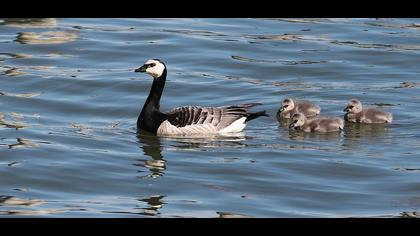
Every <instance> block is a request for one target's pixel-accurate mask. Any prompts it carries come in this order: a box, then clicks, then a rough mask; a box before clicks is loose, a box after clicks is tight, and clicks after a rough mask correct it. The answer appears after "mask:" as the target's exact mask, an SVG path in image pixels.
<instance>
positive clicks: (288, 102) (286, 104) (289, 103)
mask: <svg viewBox="0 0 420 236" xmlns="http://www.w3.org/2000/svg"><path fill="white" fill-rule="evenodd" d="M293 108H295V103H294V102H293V100H292V99H291V98H286V99H284V100H283V101H282V103H281V107H280V111H281V112H282V111H291V110H293Z"/></svg>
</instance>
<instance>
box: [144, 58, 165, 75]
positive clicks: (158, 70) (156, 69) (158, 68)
mask: <svg viewBox="0 0 420 236" xmlns="http://www.w3.org/2000/svg"><path fill="white" fill-rule="evenodd" d="M144 64H145V65H150V66H149V67H148V68H147V69H146V73H147V74H149V75H151V76H153V77H154V78H158V77H160V76H161V75H162V74H163V71H164V70H165V65H163V64H162V63H161V62H159V61H156V60H148V61H146V63H144Z"/></svg>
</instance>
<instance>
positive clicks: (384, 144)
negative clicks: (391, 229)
mask: <svg viewBox="0 0 420 236" xmlns="http://www.w3.org/2000/svg"><path fill="white" fill-rule="evenodd" d="M150 58H160V59H162V60H163V61H165V62H166V64H167V66H168V79H167V83H166V88H165V91H164V94H163V98H162V104H161V109H162V110H164V111H165V110H169V109H171V108H173V107H176V106H182V105H201V106H222V105H233V104H240V103H250V102H259V103H263V105H262V106H260V107H259V109H265V110H267V112H268V113H269V114H270V115H271V117H262V118H259V119H257V120H254V121H252V122H250V123H249V125H248V126H247V128H246V130H245V131H244V132H243V133H242V134H241V135H239V136H234V137H213V138H159V137H156V136H154V135H151V134H145V133H142V134H137V132H136V120H137V116H138V114H139V112H140V109H141V107H142V106H143V103H144V100H145V98H146V97H147V95H148V92H149V89H150V86H151V83H152V80H151V78H150V77H148V76H147V75H145V74H139V73H134V72H133V70H134V69H135V68H137V67H138V66H140V65H142V64H143V63H144V62H145V61H146V60H148V59H150ZM419 61H420V20H419V19H2V20H0V81H1V86H0V215H1V216H3V217H10V216H25V217H28V216H29V217H400V216H403V217H413V216H414V217H416V216H417V217H418V215H419V211H420V210H419V208H420V181H419V180H420V152H419V150H420V149H419V148H420V141H419V140H420V139H419V138H420V133H419V129H420V125H419V124H418V123H419V118H420V112H419V102H420V95H419V94H420V93H419V92H420V91H419V86H420V79H419V78H420V77H419V74H420V66H419ZM285 97H292V98H297V99H308V100H311V101H313V102H316V103H318V104H320V106H321V107H322V114H324V115H328V116H343V115H344V114H343V111H342V110H343V109H344V107H345V104H346V102H347V100H348V99H350V98H358V99H360V100H361V101H362V102H363V103H364V104H365V105H368V106H379V107H381V108H382V109H384V110H386V111H390V112H392V113H393V115H394V122H393V123H392V124H391V125H359V124H351V125H346V127H345V130H344V132H342V133H334V134H302V133H299V132H298V133H297V132H289V130H288V129H287V128H286V127H285V123H284V122H283V123H282V122H278V121H277V120H276V118H275V114H276V112H277V109H278V108H279V106H280V101H281V100H282V99H283V98H285ZM257 109H258V108H256V110H257ZM286 123H287V122H286Z"/></svg>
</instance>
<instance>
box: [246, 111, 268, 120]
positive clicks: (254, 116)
mask: <svg viewBox="0 0 420 236" xmlns="http://www.w3.org/2000/svg"><path fill="white" fill-rule="evenodd" d="M260 116H270V115H269V114H267V112H266V111H258V112H253V113H249V116H248V117H247V118H246V120H245V122H247V121H250V120H253V119H256V118H258V117H260Z"/></svg>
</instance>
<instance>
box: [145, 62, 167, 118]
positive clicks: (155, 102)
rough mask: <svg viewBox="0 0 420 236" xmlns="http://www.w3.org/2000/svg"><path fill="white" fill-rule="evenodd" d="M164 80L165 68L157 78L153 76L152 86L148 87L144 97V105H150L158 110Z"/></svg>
mask: <svg viewBox="0 0 420 236" xmlns="http://www.w3.org/2000/svg"><path fill="white" fill-rule="evenodd" d="M165 82H166V69H165V70H164V71H163V73H162V75H161V76H160V77H158V78H153V84H152V88H151V89H150V93H149V96H148V97H147V99H146V102H145V104H144V107H147V106H150V105H151V106H152V107H153V108H156V109H158V110H159V107H160V98H161V97H162V93H163V89H164V88H165Z"/></svg>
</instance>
